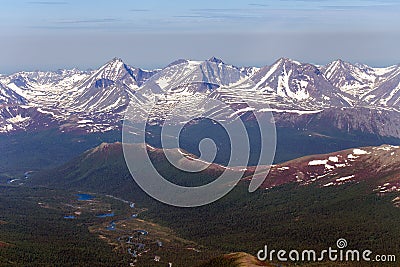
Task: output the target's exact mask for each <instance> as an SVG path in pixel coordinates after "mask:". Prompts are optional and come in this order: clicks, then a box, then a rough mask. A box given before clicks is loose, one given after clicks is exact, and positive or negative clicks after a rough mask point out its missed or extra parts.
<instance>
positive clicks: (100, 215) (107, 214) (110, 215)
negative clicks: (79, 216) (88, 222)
mask: <svg viewBox="0 0 400 267" xmlns="http://www.w3.org/2000/svg"><path fill="white" fill-rule="evenodd" d="M114 215H115V214H114V212H112V213H104V214H99V215H96V217H97V218H107V217H114Z"/></svg>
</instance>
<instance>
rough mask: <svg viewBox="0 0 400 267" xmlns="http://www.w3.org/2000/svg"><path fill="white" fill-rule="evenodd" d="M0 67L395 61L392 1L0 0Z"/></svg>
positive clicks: (398, 32)
mask: <svg viewBox="0 0 400 267" xmlns="http://www.w3.org/2000/svg"><path fill="white" fill-rule="evenodd" d="M0 3H1V6H0V37H1V39H0V73H10V72H13V71H17V70H33V69H43V70H55V69H58V68H64V67H67V68H71V67H78V68H81V69H86V68H90V67H93V68H95V67H98V66H99V65H102V64H103V63H105V62H106V61H108V60H109V59H111V58H113V57H121V58H122V59H124V61H126V62H127V63H129V64H131V65H133V66H138V67H144V68H153V67H162V66H165V65H167V64H168V63H170V62H171V61H173V60H175V59H178V58H192V59H206V58H209V57H211V56H217V57H220V58H222V59H223V60H224V61H226V62H227V63H231V64H236V65H257V66H261V65H267V64H271V63H272V62H273V61H275V60H276V59H277V58H279V57H283V56H284V57H290V58H294V59H297V60H300V61H304V62H311V63H318V64H324V63H327V62H329V61H331V60H334V59H337V58H342V59H344V60H348V61H351V62H362V63H367V64H371V65H375V66H384V65H391V64H396V63H400V49H399V43H400V29H399V25H400V16H399V14H400V1H397V0H382V1H377V0H335V1H324V0H322V1H321V0H320V1H316V0H309V1H307V0H270V1H262V0H241V1H239V0H229V1H228V0H227V1H218V0H201V1H188V0H176V1H174V0H171V1H166V0H145V1H143V0H142V1H136V0H131V1H128V0H114V1H111V0H96V1H94V0H93V1H91V0H59V1H51V0H49V1H29V0H28V1H21V0H0Z"/></svg>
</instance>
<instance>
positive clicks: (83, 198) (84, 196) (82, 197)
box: [76, 194, 94, 201]
mask: <svg viewBox="0 0 400 267" xmlns="http://www.w3.org/2000/svg"><path fill="white" fill-rule="evenodd" d="M76 196H77V197H78V200H80V201H87V200H92V199H93V198H94V196H92V195H89V194H77V195H76Z"/></svg>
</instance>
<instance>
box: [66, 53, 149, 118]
mask: <svg viewBox="0 0 400 267" xmlns="http://www.w3.org/2000/svg"><path fill="white" fill-rule="evenodd" d="M135 74H136V75H137V76H135ZM152 74H153V72H145V71H143V70H139V69H135V68H132V67H130V66H128V65H126V64H125V63H124V62H123V61H122V60H121V59H119V58H114V59H113V60H111V61H109V62H108V63H106V64H105V65H104V66H102V67H100V68H99V69H98V70H97V71H96V72H94V73H93V74H92V75H90V76H89V77H88V78H86V79H84V80H83V81H81V82H80V83H79V84H77V85H76V86H75V88H73V90H71V91H70V92H68V93H67V94H65V95H64V96H63V99H62V100H63V102H62V103H63V104H64V103H66V108H67V109H70V110H72V111H77V112H83V111H84V112H103V111H114V110H117V109H120V108H121V107H124V106H127V105H128V103H129V99H130V96H131V95H132V94H134V92H135V90H137V89H138V88H139V85H141V84H143V82H144V81H145V80H146V79H147V78H148V77H149V76H151V75H152ZM65 99H66V101H65Z"/></svg>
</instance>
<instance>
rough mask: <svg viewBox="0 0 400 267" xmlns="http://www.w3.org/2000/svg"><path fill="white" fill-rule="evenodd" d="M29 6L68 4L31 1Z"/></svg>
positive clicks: (65, 3)
mask: <svg viewBox="0 0 400 267" xmlns="http://www.w3.org/2000/svg"><path fill="white" fill-rule="evenodd" d="M28 4H32V5H67V4H69V3H68V2H65V1H30V2H28Z"/></svg>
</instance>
